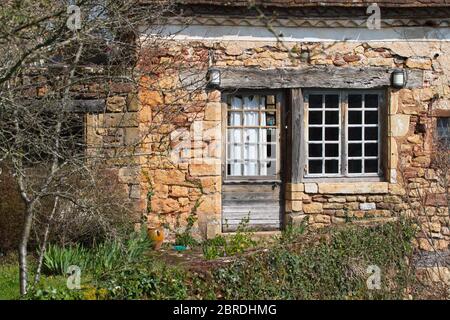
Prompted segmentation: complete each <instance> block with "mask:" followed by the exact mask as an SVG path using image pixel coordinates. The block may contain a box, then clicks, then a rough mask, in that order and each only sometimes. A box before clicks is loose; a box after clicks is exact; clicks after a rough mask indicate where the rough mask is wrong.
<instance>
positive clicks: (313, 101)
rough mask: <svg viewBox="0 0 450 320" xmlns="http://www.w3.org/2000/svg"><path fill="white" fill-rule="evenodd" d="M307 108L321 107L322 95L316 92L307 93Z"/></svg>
mask: <svg viewBox="0 0 450 320" xmlns="http://www.w3.org/2000/svg"><path fill="white" fill-rule="evenodd" d="M309 108H310V109H317V108H322V95H318V94H311V95H309Z"/></svg>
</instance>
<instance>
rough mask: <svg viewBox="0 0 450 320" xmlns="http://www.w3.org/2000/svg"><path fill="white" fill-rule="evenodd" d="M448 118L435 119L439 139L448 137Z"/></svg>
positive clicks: (449, 122) (449, 132)
mask: <svg viewBox="0 0 450 320" xmlns="http://www.w3.org/2000/svg"><path fill="white" fill-rule="evenodd" d="M449 120H450V118H438V119H437V133H438V137H439V138H447V137H449V136H450V121H449Z"/></svg>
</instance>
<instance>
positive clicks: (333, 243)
mask: <svg viewBox="0 0 450 320" xmlns="http://www.w3.org/2000/svg"><path fill="white" fill-rule="evenodd" d="M413 235H414V229H413V227H412V226H411V225H410V224H409V223H406V222H396V223H389V224H385V225H381V226H377V227H370V228H363V227H355V226H348V227H345V228H344V229H342V230H337V231H332V232H331V236H330V237H329V239H326V240H324V239H322V240H315V241H312V240H310V242H309V243H302V247H301V249H299V250H296V249H295V246H294V245H293V246H292V247H289V246H288V245H286V244H279V245H277V246H275V247H274V248H272V249H271V250H269V251H268V252H263V253H259V254H256V255H253V256H249V257H247V258H246V259H239V260H237V261H236V262H234V263H233V264H232V265H231V266H228V267H224V268H220V269H218V270H216V271H215V272H214V279H215V281H214V282H215V283H216V288H217V290H218V291H219V292H221V293H222V295H223V296H224V298H226V299H367V298H372V299H376V298H389V299H392V298H402V297H403V295H404V289H405V288H406V286H407V285H408V281H409V280H410V278H411V275H410V270H409V268H408V266H407V264H406V261H405V257H406V256H408V255H409V254H410V253H411V251H412V247H411V240H412V237H413ZM302 240H303V241H305V242H306V241H307V239H302ZM369 265H377V266H378V267H380V269H381V272H382V278H381V279H382V288H381V290H369V289H368V288H367V285H366V281H367V278H368V277H369V275H368V274H367V273H366V270H367V267H368V266H369Z"/></svg>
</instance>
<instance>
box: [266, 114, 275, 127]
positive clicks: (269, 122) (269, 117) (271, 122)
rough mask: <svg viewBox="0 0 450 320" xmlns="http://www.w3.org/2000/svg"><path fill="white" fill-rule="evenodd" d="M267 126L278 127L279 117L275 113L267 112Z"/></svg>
mask: <svg viewBox="0 0 450 320" xmlns="http://www.w3.org/2000/svg"><path fill="white" fill-rule="evenodd" d="M266 125H267V126H276V125H277V116H276V113H275V112H266Z"/></svg>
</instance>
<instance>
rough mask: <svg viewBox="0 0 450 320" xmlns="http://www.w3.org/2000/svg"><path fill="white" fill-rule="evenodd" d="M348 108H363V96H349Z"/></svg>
mask: <svg viewBox="0 0 450 320" xmlns="http://www.w3.org/2000/svg"><path fill="white" fill-rule="evenodd" d="M348 107H349V108H350V109H351V108H362V95H360V94H349V95H348Z"/></svg>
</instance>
